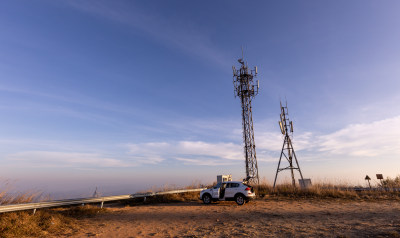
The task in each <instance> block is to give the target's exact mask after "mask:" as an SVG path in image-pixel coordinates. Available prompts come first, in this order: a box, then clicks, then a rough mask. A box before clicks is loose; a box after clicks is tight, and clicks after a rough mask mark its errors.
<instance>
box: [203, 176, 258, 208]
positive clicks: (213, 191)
mask: <svg viewBox="0 0 400 238" xmlns="http://www.w3.org/2000/svg"><path fill="white" fill-rule="evenodd" d="M255 196H256V195H255V193H254V189H253V188H252V187H251V186H249V185H247V184H244V183H242V182H234V181H229V182H222V183H217V185H215V186H214V187H212V188H209V189H204V190H203V191H201V192H200V199H201V200H203V202H204V203H205V204H210V203H211V202H213V201H235V202H236V203H237V204H238V205H243V204H245V202H248V201H249V200H251V199H253V198H254V197H255Z"/></svg>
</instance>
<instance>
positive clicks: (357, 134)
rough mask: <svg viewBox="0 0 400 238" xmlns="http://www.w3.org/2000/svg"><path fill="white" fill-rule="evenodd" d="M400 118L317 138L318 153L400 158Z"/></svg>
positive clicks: (344, 129)
mask: <svg viewBox="0 0 400 238" xmlns="http://www.w3.org/2000/svg"><path fill="white" fill-rule="evenodd" d="M398 125H400V116H397V117H393V118H389V119H385V120H379V121H375V122H372V123H365V124H353V125H349V126H347V127H345V128H343V129H341V130H339V131H336V132H334V133H331V134H328V135H322V136H319V137H317V141H318V146H319V148H316V150H317V151H320V152H325V153H331V154H337V155H349V156H357V157H360V156H361V157H379V156H388V155H392V156H397V157H398V156H400V140H399V138H400V126H398Z"/></svg>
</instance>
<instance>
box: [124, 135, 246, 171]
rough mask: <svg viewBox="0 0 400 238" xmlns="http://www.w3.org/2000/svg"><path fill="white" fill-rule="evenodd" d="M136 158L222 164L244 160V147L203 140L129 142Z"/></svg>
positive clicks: (211, 164)
mask: <svg viewBox="0 0 400 238" xmlns="http://www.w3.org/2000/svg"><path fill="white" fill-rule="evenodd" d="M127 147H128V148H129V154H131V155H132V156H133V157H134V158H142V159H149V161H154V162H160V161H162V160H165V159H175V160H180V161H184V162H185V164H193V165H200V164H201V165H210V166H213V165H220V164H227V163H235V161H240V160H242V157H243V150H242V147H241V146H240V145H238V144H234V143H207V142H203V141H178V142H168V143H167V142H159V143H140V144H128V145H127Z"/></svg>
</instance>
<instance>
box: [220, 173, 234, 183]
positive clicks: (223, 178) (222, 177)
mask: <svg viewBox="0 0 400 238" xmlns="http://www.w3.org/2000/svg"><path fill="white" fill-rule="evenodd" d="M227 181H232V175H230V174H228V175H217V183H222V182H227Z"/></svg>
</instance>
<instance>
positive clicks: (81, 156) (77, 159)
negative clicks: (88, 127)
mask: <svg viewBox="0 0 400 238" xmlns="http://www.w3.org/2000/svg"><path fill="white" fill-rule="evenodd" d="M6 159H7V160H9V161H13V162H21V163H24V164H25V165H31V166H34V167H130V166H135V165H136V164H135V163H131V162H128V161H123V160H118V159H114V158H108V157H105V156H102V155H100V154H96V153H71V152H54V151H24V152H18V153H14V154H11V155H8V156H6Z"/></svg>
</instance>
